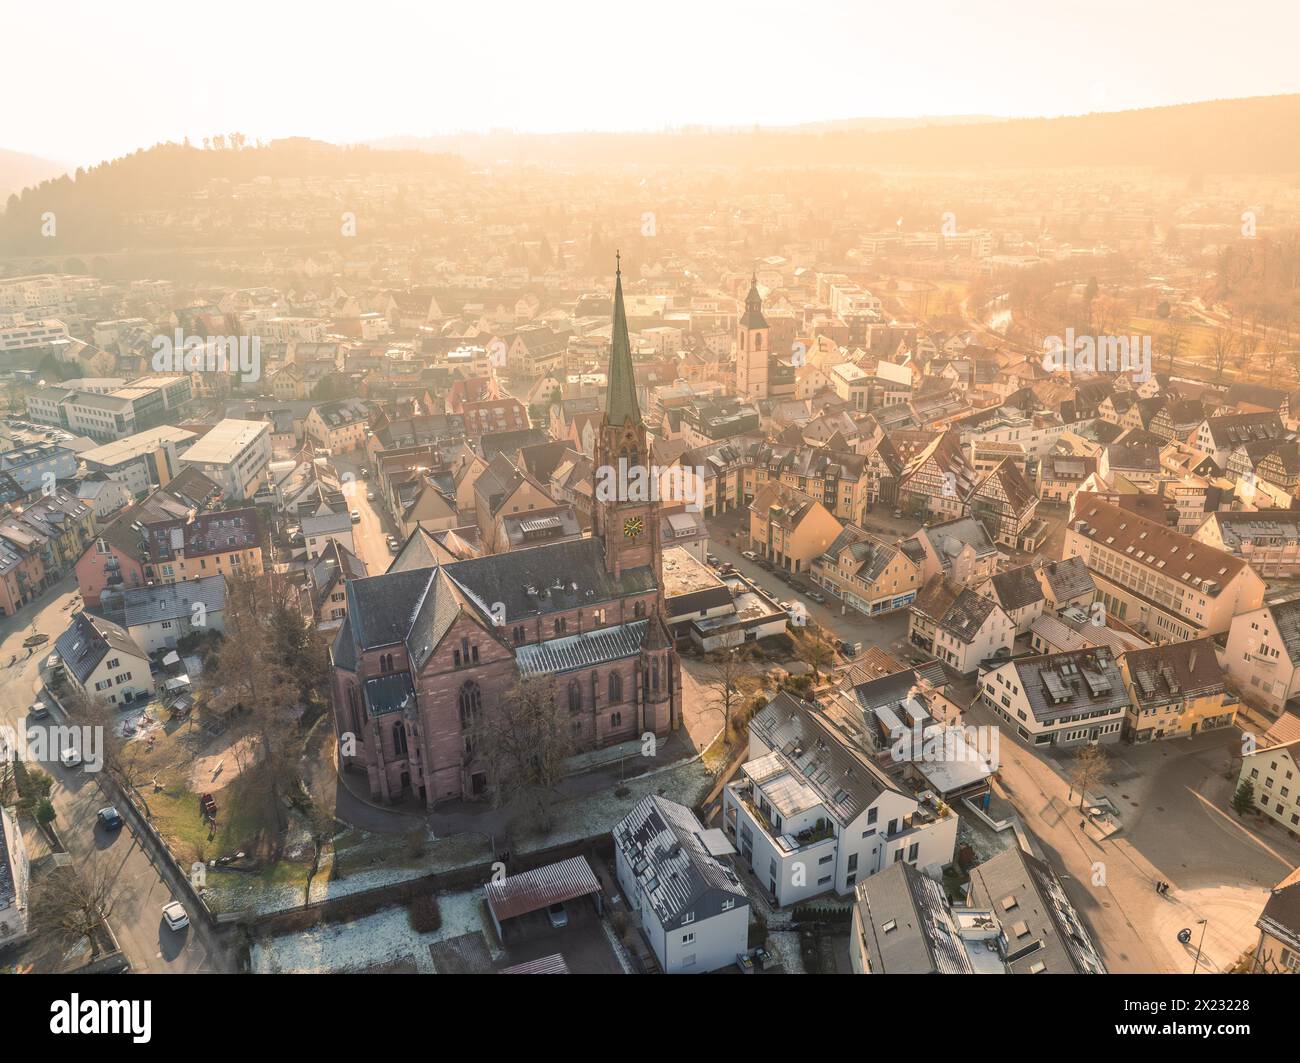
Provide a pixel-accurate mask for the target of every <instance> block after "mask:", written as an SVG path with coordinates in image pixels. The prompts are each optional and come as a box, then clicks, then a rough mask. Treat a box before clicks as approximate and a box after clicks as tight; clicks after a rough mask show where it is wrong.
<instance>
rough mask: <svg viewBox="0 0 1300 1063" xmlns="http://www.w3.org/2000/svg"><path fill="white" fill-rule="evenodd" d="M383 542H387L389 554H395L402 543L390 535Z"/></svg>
mask: <svg viewBox="0 0 1300 1063" xmlns="http://www.w3.org/2000/svg"><path fill="white" fill-rule="evenodd" d="M385 542H387V543H388V552H389V553H390V554H395V553H397V551H398V550H400V549H401V548H402V544H401V543H399V542H398V541H397V540H396V539H395V538H394V537H393V536H391V535H390V536H389V537H388V538H387V539H386V540H385Z"/></svg>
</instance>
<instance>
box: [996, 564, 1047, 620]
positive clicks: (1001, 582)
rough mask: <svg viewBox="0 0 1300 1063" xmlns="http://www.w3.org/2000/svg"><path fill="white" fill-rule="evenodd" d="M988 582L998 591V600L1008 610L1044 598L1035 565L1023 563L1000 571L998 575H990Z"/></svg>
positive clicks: (1019, 607)
mask: <svg viewBox="0 0 1300 1063" xmlns="http://www.w3.org/2000/svg"><path fill="white" fill-rule="evenodd" d="M988 582H989V584H991V585H992V587H993V589H994V590H995V591H996V592H997V596H998V602H999V603H1000V604H1001V606H1002V608H1003V609H1005V610H1006V611H1007V612H1011V610H1013V609H1023V608H1024V607H1025V606H1027V605H1033V604H1034V603H1035V602H1041V601H1042V600H1043V588H1042V586H1041V585H1040V584H1039V582H1038V577H1037V576H1036V575H1035V574H1034V567H1033V565H1021V566H1019V567H1018V568H1012V569H1008V570H1007V571H1006V572H999V573H998V574H997V575H996V576H991V577H989V581H988Z"/></svg>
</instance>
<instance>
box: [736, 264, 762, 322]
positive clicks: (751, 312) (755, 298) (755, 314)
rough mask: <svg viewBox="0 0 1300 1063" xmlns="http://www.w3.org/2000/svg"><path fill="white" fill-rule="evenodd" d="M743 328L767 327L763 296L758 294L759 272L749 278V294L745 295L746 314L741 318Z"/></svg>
mask: <svg viewBox="0 0 1300 1063" xmlns="http://www.w3.org/2000/svg"><path fill="white" fill-rule="evenodd" d="M740 325H741V328H747V329H759V328H767V318H765V317H764V316H763V297H762V296H761V295H759V294H758V274H757V273H755V274H753V275H752V276H751V277H750V278H749V294H748V295H746V296H745V316H744V317H742V318H741V319H740Z"/></svg>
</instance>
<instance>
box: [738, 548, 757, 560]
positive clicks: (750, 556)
mask: <svg viewBox="0 0 1300 1063" xmlns="http://www.w3.org/2000/svg"><path fill="white" fill-rule="evenodd" d="M740 556H741V557H743V558H744V559H745V560H746V561H757V560H758V554H756V553H754V551H753V550H742V551H740Z"/></svg>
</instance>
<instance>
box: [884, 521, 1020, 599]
mask: <svg viewBox="0 0 1300 1063" xmlns="http://www.w3.org/2000/svg"><path fill="white" fill-rule="evenodd" d="M898 545H899V549H901V550H902V551H903V552H904V553H905V554H907V556H908V557H910V558H911V559H912V560H913V561H915V562H916V563H917V564H919V565H920V566H921V579H922V581H925V582H928V581H929V580H930V579H932V578H933V577H935V576H937V575H940V574H942V575H944V576H946V577H947V578H948V579H950V580H952V581H953V582H954V583H958V584H961V585H970V586H974V585H975V584H977V583H979V582H980V581H982V580H985V579H988V578H989V577H990V576H992V575H993V574H994V573H995V572H996V571H997V568H998V560H999V559H1000V558H1001V556H1002V555H1001V554H1000V553H999V552H998V548H997V547H996V546H994V545H993V540H992V539H991V538H990V537H989V533H988V529H986V528H985V527H984V525H983V524H982V523H981V522H980V521H978V520H976V519H975V518H974V517H958V518H957V519H956V520H948V521H944V522H943V523H941V524H931V525H930V526H929V527H928V528H918V529H917V532H916V534H915V535H914V536H912V537H911V538H910V539H904V540H903V541H902V542H900V543H899V544H898Z"/></svg>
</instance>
